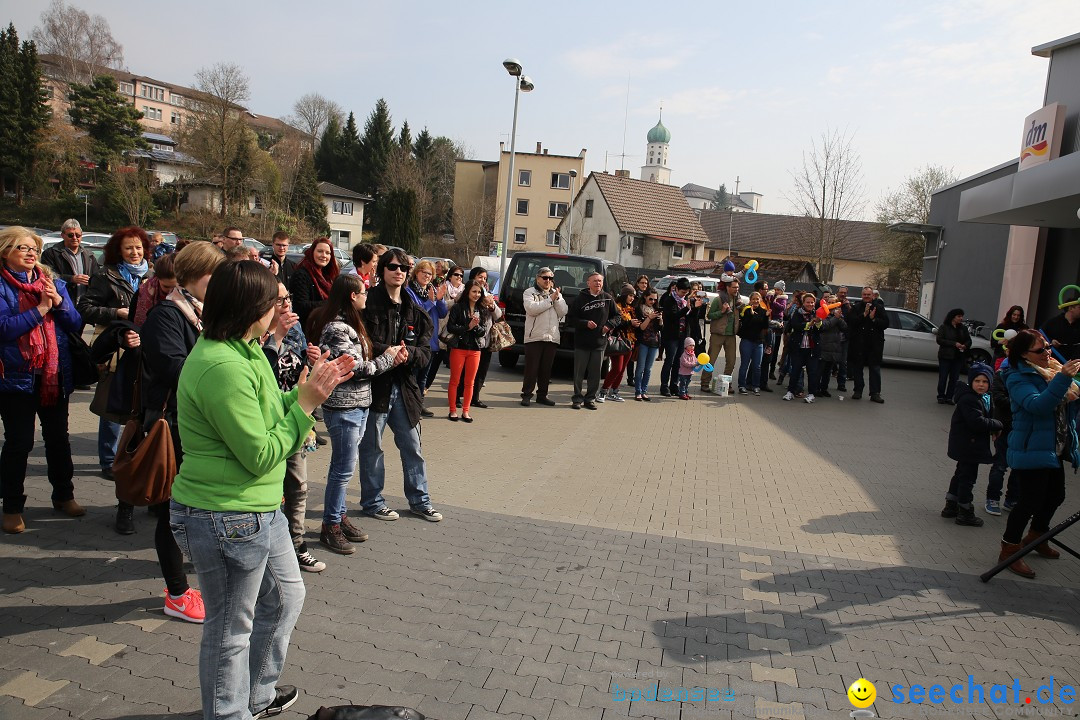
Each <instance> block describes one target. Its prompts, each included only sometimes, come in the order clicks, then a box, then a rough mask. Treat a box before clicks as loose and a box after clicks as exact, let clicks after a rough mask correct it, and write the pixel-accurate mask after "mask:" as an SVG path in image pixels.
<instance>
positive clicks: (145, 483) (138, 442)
mask: <svg viewBox="0 0 1080 720" xmlns="http://www.w3.org/2000/svg"><path fill="white" fill-rule="evenodd" d="M141 364H142V363H141V358H140V368H139V374H138V377H137V379H136V381H135V382H136V385H135V392H134V393H133V394H132V395H133V398H132V415H133V416H134V417H132V419H131V420H128V422H127V424H126V425H125V426H124V432H123V433H122V434H121V435H120V442H118V443H117V446H116V459H115V460H114V461H113V478H114V480H115V481H116V499H117V500H122V501H123V502H126V503H129V504H131V505H138V506H145V505H157V504H159V503H163V502H165V501H166V500H168V499H169V498H170V497H171V496H172V483H173V478H175V477H176V472H177V467H176V450H175V448H174V447H173V441H172V430H171V429H170V428H169V421H168V420H166V419H165V411H166V410H167V409H168V405H169V396H170V395H171V394H172V391H170V392H169V393H167V394H166V395H165V402H164V403H163V404H162V406H161V417H160V418H158V419H157V420H155V421H154V423H153V424H152V425H151V426H150V431H149V432H145V433H144V432H143V422H142V419H141V418H140V417H138V413H137V412H136V410H137V408H138V407H139V403H140V402H141V400H140V398H139V394H140V393H139V391H140V387H141V384H142V367H141Z"/></svg>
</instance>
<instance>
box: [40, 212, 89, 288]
mask: <svg viewBox="0 0 1080 720" xmlns="http://www.w3.org/2000/svg"><path fill="white" fill-rule="evenodd" d="M60 235H61V237H62V238H63V242H60V243H57V244H55V245H53V246H52V247H50V248H49V249H48V250H46V251H45V252H43V253H41V264H42V265H45V266H46V267H48V268H49V269H50V270H52V271H53V272H54V273H56V274H57V276H58V277H59V278H60V279H61V280H63V281H64V282H65V283H67V286H68V292H69V294H70V295H71V300H72V302H74V303H75V304H76V305H77V304H78V302H79V299H80V298H81V297H82V296H83V294H85V293H86V288H87V286H88V285H89V284H90V277H91V276H92V275H94V274H95V273H96V272H97V271H98V263H97V260H96V259H94V253H92V252H90V250H89V249H87V248H84V247H82V236H83V230H82V225H80V224H79V221H78V220H76V219H74V218H72V219H70V220H65V221H64V224H63V225H61V226H60Z"/></svg>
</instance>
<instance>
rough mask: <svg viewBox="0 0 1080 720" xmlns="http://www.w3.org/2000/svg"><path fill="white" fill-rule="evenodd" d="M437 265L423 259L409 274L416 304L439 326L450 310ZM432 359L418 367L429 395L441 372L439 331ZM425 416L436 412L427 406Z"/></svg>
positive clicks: (434, 338) (420, 381)
mask: <svg viewBox="0 0 1080 720" xmlns="http://www.w3.org/2000/svg"><path fill="white" fill-rule="evenodd" d="M434 280H435V265H434V264H433V263H432V262H431V261H430V260H421V261H420V262H418V263H416V264H415V265H413V269H412V272H411V273H410V274H409V284H408V286H407V287H408V290H409V294H410V295H412V299H413V300H415V301H416V304H417V305H419V306H420V307H421V308H423V309H424V312H426V313H427V314H428V317H430V318H431V326H432V327H433V328H437V327H439V323H440V322H441V321H442V319H443V318H445V317H446V316H447V314H448V313H449V312H450V308H449V306H448V305H447V304H446V283H442V284H441V285H439V286H436V285H435V282H434ZM429 345H430V347H431V360H430V361H429V362H428V364H427V365H424V366H419V367H417V368H416V383H417V384H418V385H419V386H420V390H421V391H422V392H423V393H424V394H425V395H427V389H428V388H429V387H431V383H433V382H435V376H436V375H437V374H438V373H439V363H440V362H441V361H442V356H441V355H440V354H439V333H437V332H432V333H431V342H430V343H429ZM422 413H423V416H424V417H434V416H435V413H433V412H431V411H430V410H428V409H427V408H424V409H423V411H422Z"/></svg>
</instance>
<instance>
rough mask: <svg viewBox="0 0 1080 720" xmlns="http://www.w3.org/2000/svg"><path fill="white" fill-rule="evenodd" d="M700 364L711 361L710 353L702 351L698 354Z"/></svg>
mask: <svg viewBox="0 0 1080 720" xmlns="http://www.w3.org/2000/svg"><path fill="white" fill-rule="evenodd" d="M697 361H698V365H704V364H706V363H708V362H709V353H701V354H700V355H698V356H697Z"/></svg>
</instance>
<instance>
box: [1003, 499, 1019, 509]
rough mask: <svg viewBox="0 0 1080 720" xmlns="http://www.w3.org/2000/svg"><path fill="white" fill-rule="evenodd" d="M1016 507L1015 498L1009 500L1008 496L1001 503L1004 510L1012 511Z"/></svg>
mask: <svg viewBox="0 0 1080 720" xmlns="http://www.w3.org/2000/svg"><path fill="white" fill-rule="evenodd" d="M1014 507H1016V501H1015V500H1009V499H1008V498H1006V499H1005V500H1004V501H1002V503H1001V509H1002V510H1004V511H1005V512H1012V509H1013V508H1014Z"/></svg>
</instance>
